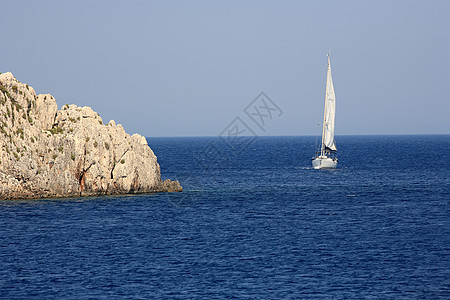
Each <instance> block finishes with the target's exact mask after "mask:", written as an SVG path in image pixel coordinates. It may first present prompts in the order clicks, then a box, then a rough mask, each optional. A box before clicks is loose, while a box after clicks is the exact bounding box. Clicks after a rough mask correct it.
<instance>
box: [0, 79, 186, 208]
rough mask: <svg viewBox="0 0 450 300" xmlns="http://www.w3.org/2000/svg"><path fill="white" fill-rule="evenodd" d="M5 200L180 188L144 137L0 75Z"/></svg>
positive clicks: (1, 195)
mask: <svg viewBox="0 0 450 300" xmlns="http://www.w3.org/2000/svg"><path fill="white" fill-rule="evenodd" d="M0 89H1V91H0V137H1V138H0V199H20V198H43V197H71V196H88V195H104V194H124V193H148V192H163V191H168V192H173V191H182V190H183V189H182V187H181V185H180V183H179V182H178V181H170V180H166V181H164V182H163V181H162V180H161V175H160V168H159V165H158V162H157V159H156V156H155V154H154V153H153V151H152V150H151V149H150V147H149V146H148V144H147V140H146V139H145V138H144V137H143V136H140V135H138V134H134V135H132V136H130V135H129V134H127V133H126V132H125V130H124V129H123V127H122V126H121V125H120V124H118V125H116V123H115V122H114V121H110V122H109V123H108V124H103V120H102V119H101V118H100V116H99V115H98V114H97V113H96V112H94V111H93V110H92V109H91V108H90V107H77V106H76V105H64V106H63V107H62V108H61V109H60V110H57V104H56V100H55V99H54V98H53V97H52V96H51V95H48V94H46V95H36V92H35V91H34V89H33V88H32V87H29V86H28V85H26V84H23V83H21V82H19V81H17V80H16V79H15V78H14V76H13V75H12V74H11V73H4V74H0Z"/></svg>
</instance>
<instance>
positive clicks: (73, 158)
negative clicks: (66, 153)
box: [70, 153, 75, 161]
mask: <svg viewBox="0 0 450 300" xmlns="http://www.w3.org/2000/svg"><path fill="white" fill-rule="evenodd" d="M70 158H71V159H72V160H73V161H75V154H73V153H72V154H71V155H70Z"/></svg>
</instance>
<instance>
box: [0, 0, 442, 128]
mask: <svg viewBox="0 0 450 300" xmlns="http://www.w3.org/2000/svg"><path fill="white" fill-rule="evenodd" d="M0 26H1V27H0V28H1V31H0V32H1V33H0V37H1V39H0V45H1V46H0V72H7V71H10V72H12V73H13V74H14V75H15V76H16V78H17V79H19V80H20V81H22V82H26V83H28V84H29V85H31V86H33V87H34V88H35V89H36V91H37V92H38V93H50V94H52V95H53V96H54V97H55V98H56V100H57V102H58V104H59V107H61V106H62V105H64V104H66V103H69V104H76V105H79V106H84V105H87V106H91V107H92V108H93V109H94V110H95V111H97V112H98V113H99V114H100V116H101V117H102V118H103V120H104V121H105V122H108V121H109V120H110V119H114V120H115V121H116V123H121V124H123V126H124V127H125V130H126V131H127V132H129V133H134V132H137V133H140V134H142V135H145V136H203V135H206V136H215V135H218V134H220V133H221V131H222V130H223V129H224V128H225V127H226V126H227V125H228V124H229V123H230V122H231V121H232V120H233V119H234V118H235V117H237V116H240V117H241V118H242V120H243V121H244V122H249V123H248V125H249V126H251V124H250V122H251V121H249V120H248V119H246V118H245V114H244V113H243V109H244V108H245V107H246V106H247V105H248V104H249V103H250V102H251V101H252V100H253V99H254V98H255V97H256V96H257V95H258V94H259V93H260V92H261V91H264V92H265V93H266V94H267V95H268V96H269V97H271V99H272V100H273V101H274V102H275V103H276V104H277V105H278V106H279V107H280V108H281V109H282V110H283V115H282V116H280V117H279V118H274V119H273V120H272V121H271V122H270V124H268V125H267V129H266V131H265V132H262V131H261V130H260V129H258V128H257V127H253V129H254V130H255V133H257V134H261V135H306V134H314V135H319V134H320V133H321V130H320V129H319V128H318V126H317V123H320V122H321V119H322V113H323V112H322V111H323V105H324V103H323V102H324V89H325V79H326V55H325V54H326V53H327V52H328V51H329V49H331V53H332V56H331V63H332V71H333V80H334V84H335V91H336V98H337V113H336V134H338V135H339V134H416V133H418V134H422V133H447V134H448V133H450V117H449V113H450V104H449V103H450V93H449V82H450V81H449V79H450V73H449V71H448V70H450V1H435V0H433V1H425V0H423V1H412V0H404V1H399V0H397V1H391V0H389V1H263V0H258V1H242V0H239V1H237V0H236V1H181V0H180V1H143V0H142V1H135V0H128V1H98V0H97V1H82V0H78V1H46V0H44V1H20V0H19V1H2V3H1V17H0Z"/></svg>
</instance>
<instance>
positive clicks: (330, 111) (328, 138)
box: [322, 56, 337, 151]
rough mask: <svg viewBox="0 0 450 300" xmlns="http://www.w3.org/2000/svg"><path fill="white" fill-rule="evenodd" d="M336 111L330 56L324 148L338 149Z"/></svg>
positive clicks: (324, 123)
mask: <svg viewBox="0 0 450 300" xmlns="http://www.w3.org/2000/svg"><path fill="white" fill-rule="evenodd" d="M335 112H336V96H335V94H334V86H333V79H332V78H331V66H330V56H328V69H327V87H326V94H325V112H324V117H323V134H322V150H323V151H324V150H331V151H336V150H337V148H336V142H335V140H334V119H335Z"/></svg>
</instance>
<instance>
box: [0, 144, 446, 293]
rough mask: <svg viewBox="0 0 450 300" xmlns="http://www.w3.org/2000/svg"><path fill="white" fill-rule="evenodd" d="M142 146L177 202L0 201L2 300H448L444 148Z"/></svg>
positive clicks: (168, 196)
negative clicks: (317, 161)
mask: <svg viewBox="0 0 450 300" xmlns="http://www.w3.org/2000/svg"><path fill="white" fill-rule="evenodd" d="M336 139H337V147H338V151H339V152H338V157H339V164H338V168H337V169H336V170H313V169H311V157H312V155H313V154H314V152H315V150H316V147H317V143H318V137H306V136H292V137H255V138H254V139H250V138H245V137H244V138H243V139H241V140H235V141H233V143H234V144H230V141H227V140H224V139H221V138H220V137H198V138H148V141H149V144H150V146H151V147H152V149H153V151H154V152H155V154H156V155H157V157H158V161H159V163H160V165H161V173H162V175H163V178H171V179H178V180H180V182H181V184H182V185H183V187H184V192H182V193H160V194H143V195H126V196H113V197H111V196H104V197H88V198H70V199H46V200H27V201H0V298H1V299H121V298H126V299H450V206H449V204H450V171H449V170H450V151H449V150H450V136H449V135H420V136H419V135H417V136H337V138H336Z"/></svg>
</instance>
